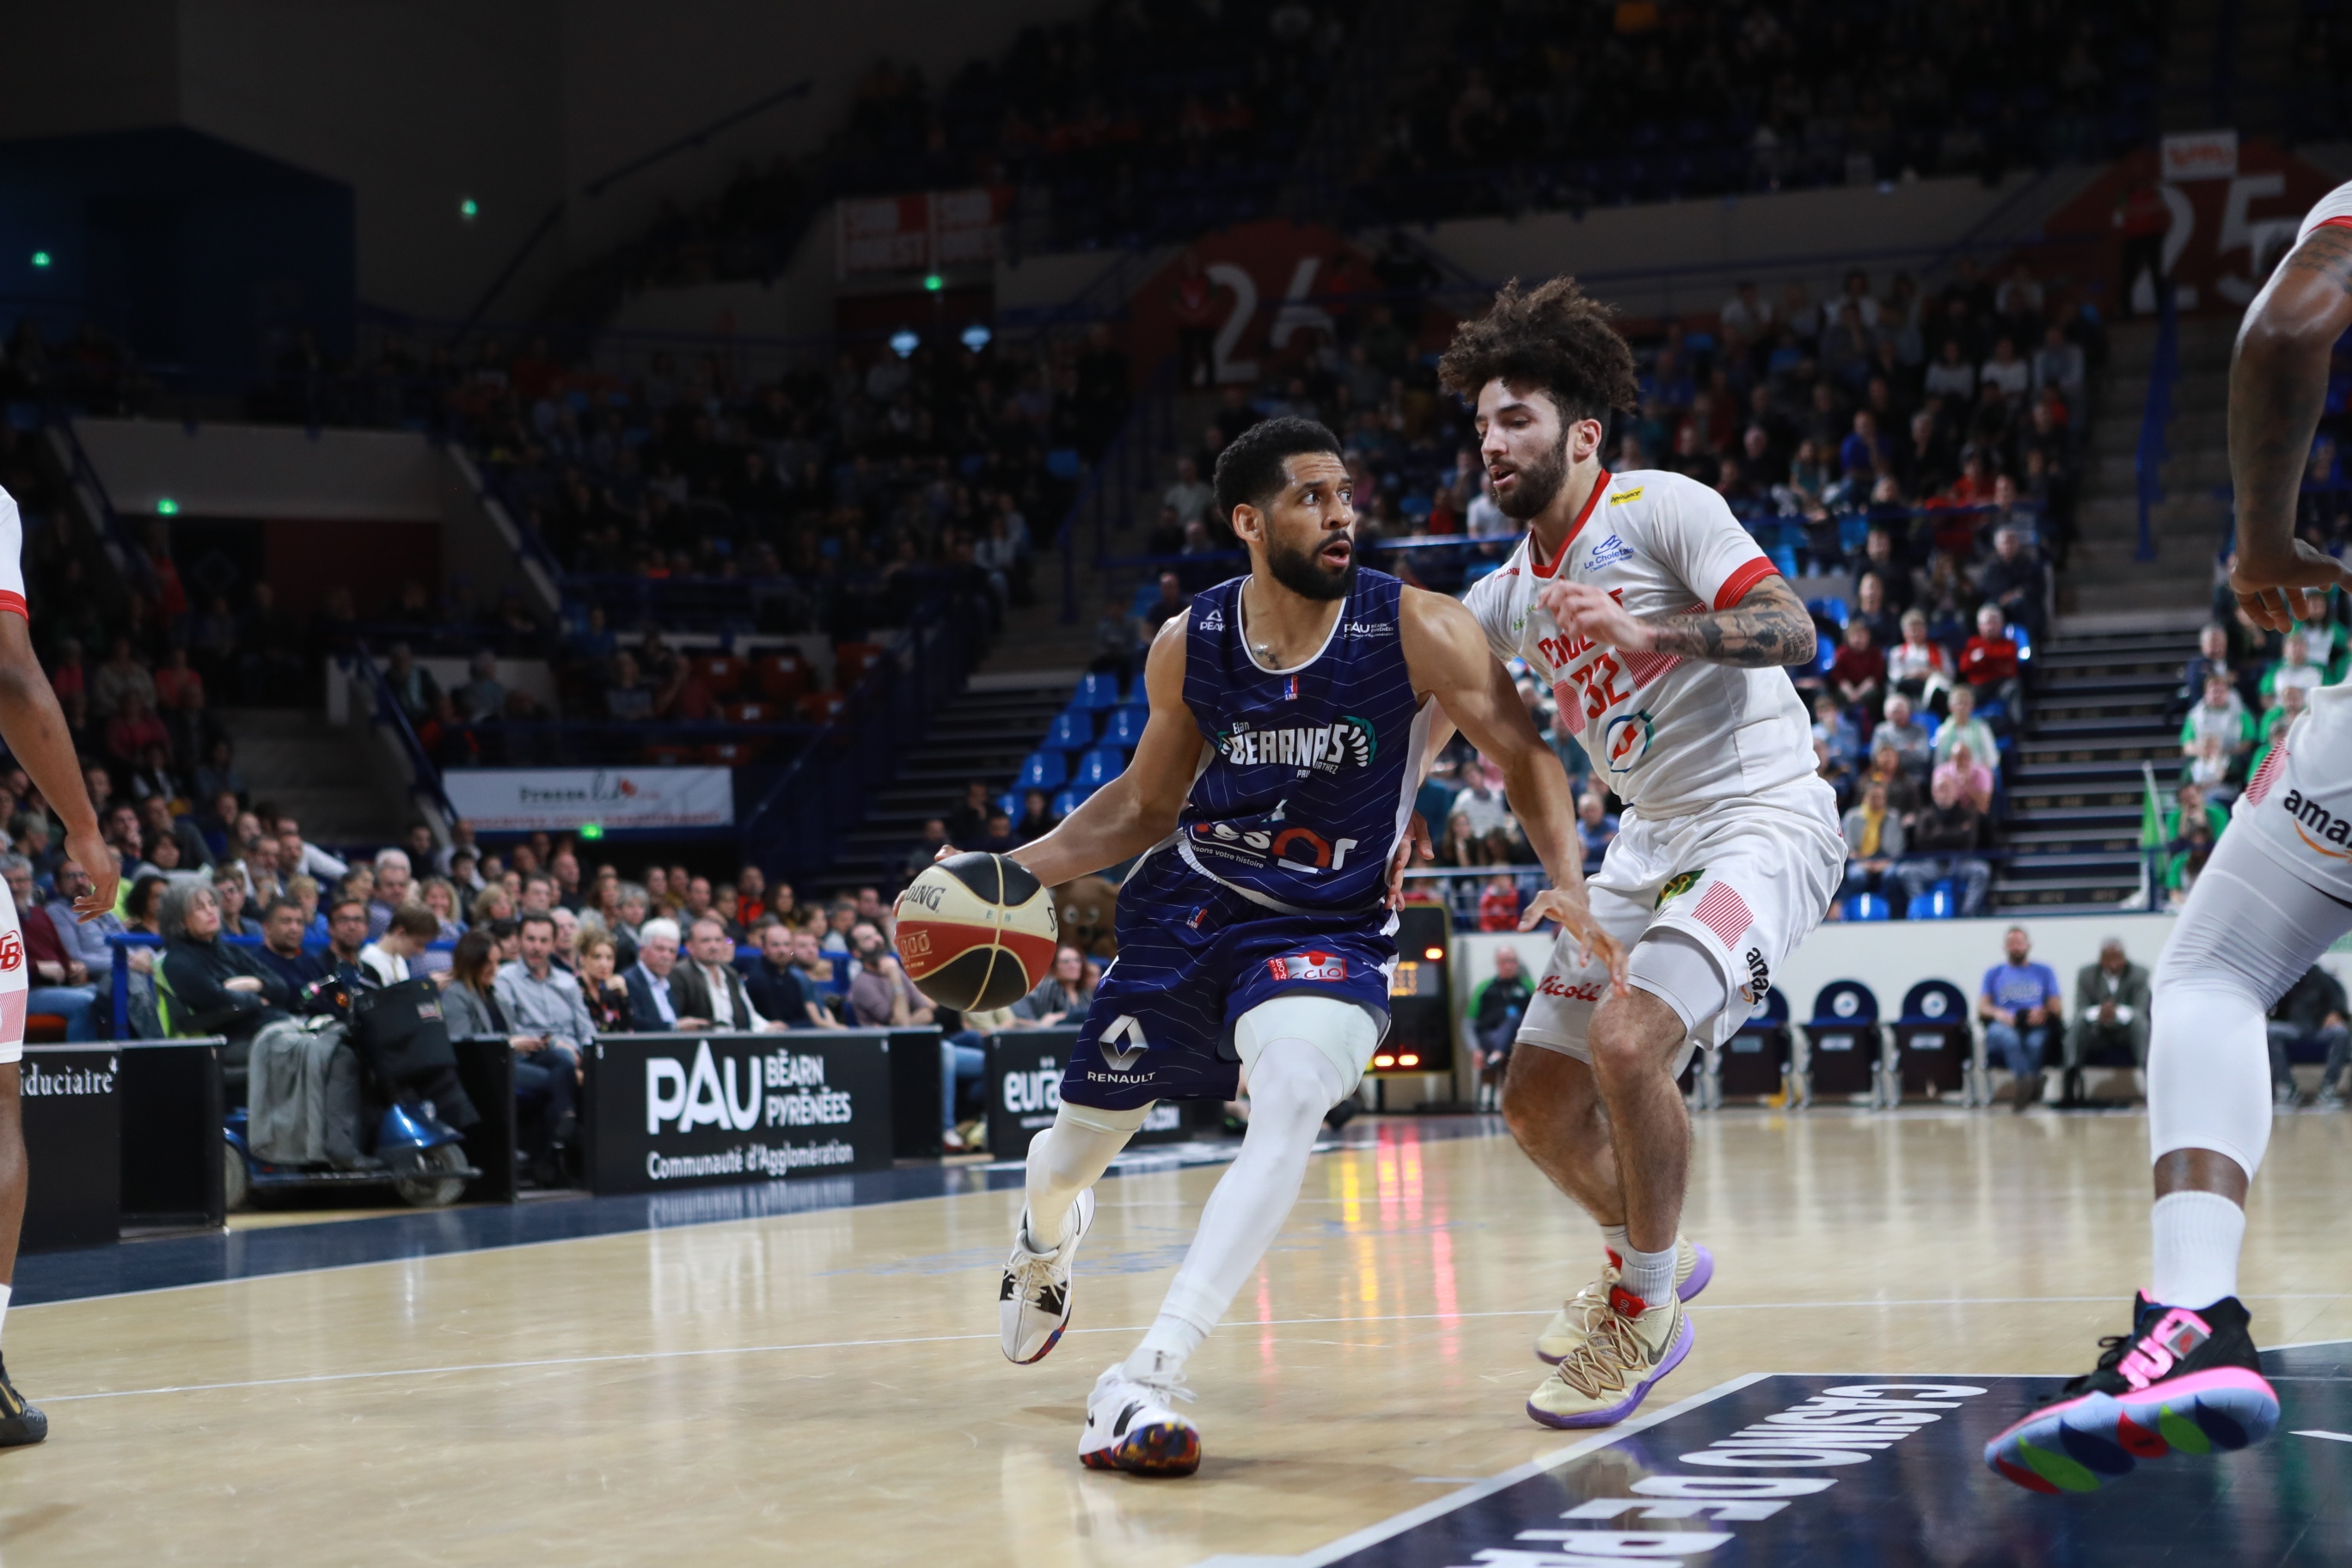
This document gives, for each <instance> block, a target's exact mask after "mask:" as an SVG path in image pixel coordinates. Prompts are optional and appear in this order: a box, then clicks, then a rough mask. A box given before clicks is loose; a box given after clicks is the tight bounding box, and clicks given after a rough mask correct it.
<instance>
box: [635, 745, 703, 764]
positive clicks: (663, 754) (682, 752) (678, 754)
mask: <svg viewBox="0 0 2352 1568" xmlns="http://www.w3.org/2000/svg"><path fill="white" fill-rule="evenodd" d="M694 751H695V749H694V748H693V747H692V746H668V745H653V746H647V747H646V762H648V763H651V764H653V765H654V766H655V767H657V768H682V767H684V766H685V765H686V764H687V763H690V762H692V761H694Z"/></svg>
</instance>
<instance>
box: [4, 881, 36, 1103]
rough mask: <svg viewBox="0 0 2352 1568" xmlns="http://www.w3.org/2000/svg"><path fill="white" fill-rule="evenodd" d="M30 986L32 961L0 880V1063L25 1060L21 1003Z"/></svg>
mask: <svg viewBox="0 0 2352 1568" xmlns="http://www.w3.org/2000/svg"><path fill="white" fill-rule="evenodd" d="M32 987H33V964H32V960H31V959H30V957H29V956H27V955H26V952H25V932H24V930H23V928H22V927H21V926H19V925H18V924H17V922H16V900H14V899H12V898H10V897H9V895H8V884H7V883H5V882H0V1066H5V1065H6V1064H8V1063H10V1062H18V1061H23V1060H24V1059H25V1003H26V998H27V997H28V996H29V995H30V994H31V993H32Z"/></svg>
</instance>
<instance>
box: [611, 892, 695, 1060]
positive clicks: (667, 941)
mask: <svg viewBox="0 0 2352 1568" xmlns="http://www.w3.org/2000/svg"><path fill="white" fill-rule="evenodd" d="M677 935H678V932H677V921H674V920H671V919H670V918H668V917H667V915H662V916H656V917H655V918H654V919H652V920H649V921H646V922H645V924H643V925H641V926H639V927H638V928H637V962H636V963H635V964H633V965H631V966H630V967H629V969H628V971H627V972H626V973H625V974H624V975H623V976H622V978H623V979H624V980H625V981H626V982H627V984H628V987H629V1016H630V1019H631V1024H632V1026H633V1027H634V1028H635V1030H636V1032H637V1033H638V1034H641V1035H659V1034H667V1033H668V1032H669V1031H670V1030H672V1029H680V1028H685V1029H698V1028H702V1027H705V1026H707V1025H708V1024H709V1019H707V1018H694V1017H681V1016H679V1014H678V1008H677V1000H676V996H675V994H674V993H673V992H672V990H671V976H672V975H673V974H675V973H676V972H677Z"/></svg>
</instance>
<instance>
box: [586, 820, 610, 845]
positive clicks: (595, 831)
mask: <svg viewBox="0 0 2352 1568" xmlns="http://www.w3.org/2000/svg"><path fill="white" fill-rule="evenodd" d="M580 837H583V838H584V839H586V840H588V841H589V842H590V843H592V844H593V843H594V842H595V841H596V840H597V839H599V838H602V837H604V824H603V823H601V822H583V823H582V824H581V825H580Z"/></svg>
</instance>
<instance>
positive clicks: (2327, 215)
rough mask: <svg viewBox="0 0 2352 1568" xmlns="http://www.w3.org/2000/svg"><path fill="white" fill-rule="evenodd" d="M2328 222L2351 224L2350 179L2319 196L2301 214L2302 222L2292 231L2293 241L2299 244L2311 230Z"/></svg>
mask: <svg viewBox="0 0 2352 1568" xmlns="http://www.w3.org/2000/svg"><path fill="white" fill-rule="evenodd" d="M2328 224H2336V225H2338V226H2352V180H2347V181H2346V182H2345V183H2344V184H2340V185H2338V186H2336V188H2335V189H2334V190H2332V191H2330V192H2328V193H2327V194H2326V195H2324V196H2322V197H2320V198H2319V200H2318V202H2317V203H2316V204H2315V205H2313V207H2312V209H2311V210H2310V211H2309V212H2307V213H2305V214H2304V215H2303V223H2302V225H2301V226H2299V227H2297V228H2296V229H2295V231H2294V242H2295V243H2296V244H2297V245H2301V244H2302V243H2303V242H2304V241H2305V240H2306V239H2309V238H2310V237H2311V231H2312V230H2313V229H2315V228H2320V227H2323V226H2326V225H2328Z"/></svg>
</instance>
